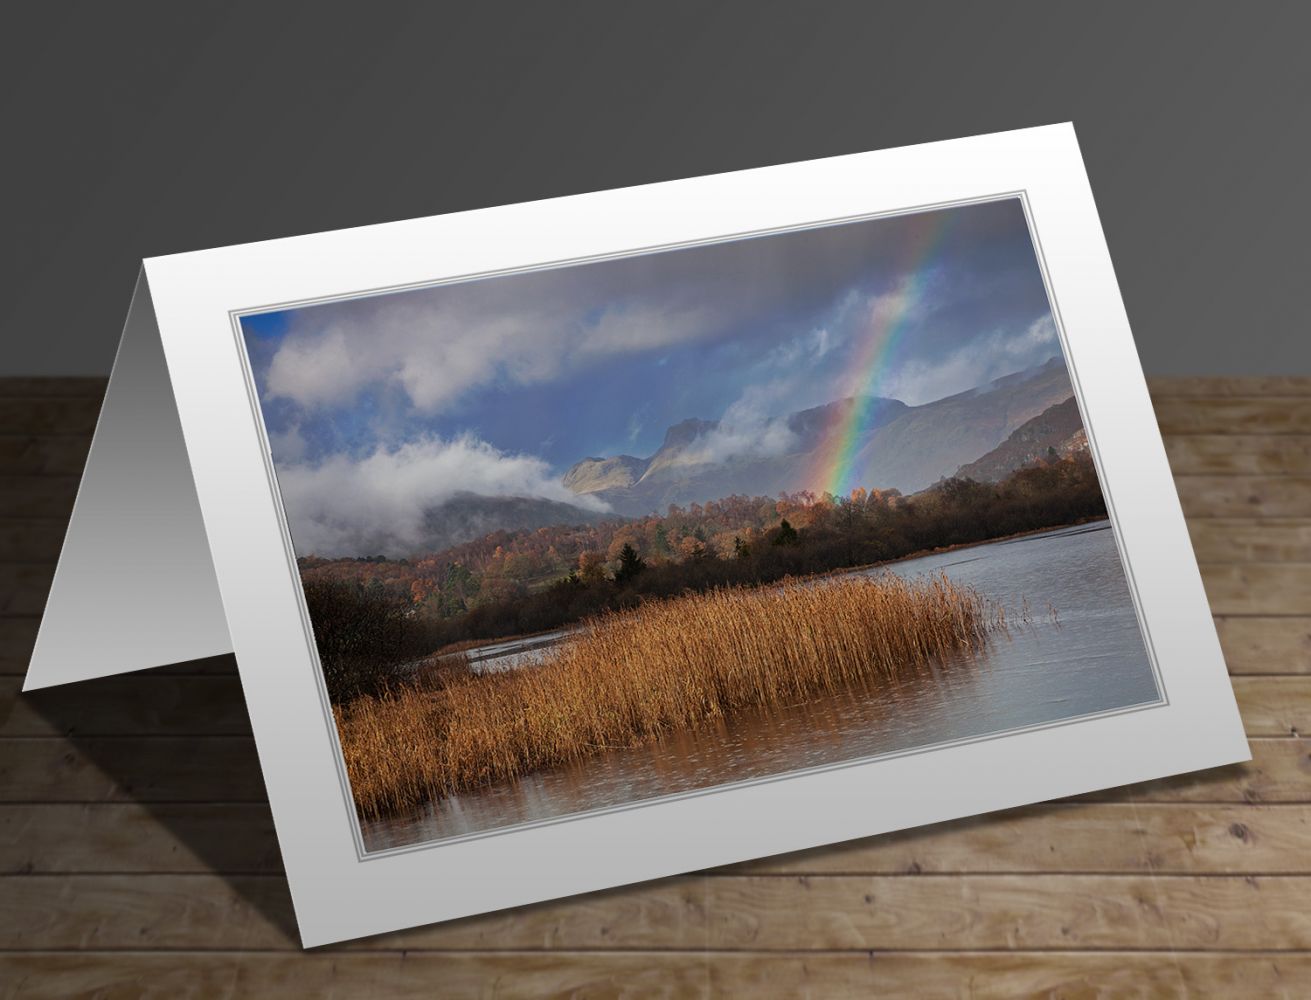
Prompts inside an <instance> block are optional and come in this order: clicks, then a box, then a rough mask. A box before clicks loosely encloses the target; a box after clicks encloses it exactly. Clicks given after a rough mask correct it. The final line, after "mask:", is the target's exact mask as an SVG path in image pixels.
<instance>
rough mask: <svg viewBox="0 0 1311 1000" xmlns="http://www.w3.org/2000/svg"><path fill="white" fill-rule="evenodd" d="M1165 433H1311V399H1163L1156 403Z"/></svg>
mask: <svg viewBox="0 0 1311 1000" xmlns="http://www.w3.org/2000/svg"><path fill="white" fill-rule="evenodd" d="M1153 407H1154V409H1155V410H1156V420H1157V423H1158V424H1160V427H1161V433H1162V434H1170V435H1179V434H1311V399H1306V398H1305V397H1297V398H1286V397H1279V396H1227V397H1221V396H1198V397H1195V398H1191V399H1185V398H1180V397H1171V396H1163V397H1161V398H1160V399H1156V400H1153Z"/></svg>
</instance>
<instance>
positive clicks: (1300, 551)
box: [1188, 517, 1311, 565]
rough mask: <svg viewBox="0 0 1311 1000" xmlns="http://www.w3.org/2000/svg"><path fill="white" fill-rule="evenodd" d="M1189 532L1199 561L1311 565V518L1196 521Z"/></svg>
mask: <svg viewBox="0 0 1311 1000" xmlns="http://www.w3.org/2000/svg"><path fill="white" fill-rule="evenodd" d="M1188 533H1189V535H1190V536H1191V537H1192V540H1193V552H1194V553H1195V554H1196V556H1197V561H1198V562H1202V563H1297V562H1300V563H1307V564H1309V565H1311V518H1265V519H1260V520H1254V519H1251V518H1245V517H1224V518H1196V519H1194V520H1192V521H1189V522H1188Z"/></svg>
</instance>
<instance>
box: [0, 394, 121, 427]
mask: <svg viewBox="0 0 1311 1000" xmlns="http://www.w3.org/2000/svg"><path fill="white" fill-rule="evenodd" d="M100 403H101V399H100V397H99V396H61V397H52V396H29V397H27V398H22V397H16V396H0V431H3V432H4V433H6V434H41V435H46V434H80V435H87V434H90V433H91V432H92V431H94V430H95V429H96V420H97V419H99V417H100Z"/></svg>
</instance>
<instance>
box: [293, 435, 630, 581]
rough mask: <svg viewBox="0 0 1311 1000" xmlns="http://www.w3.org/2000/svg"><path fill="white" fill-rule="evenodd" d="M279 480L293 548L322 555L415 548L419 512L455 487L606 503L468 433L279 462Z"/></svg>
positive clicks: (596, 506) (537, 462) (420, 533)
mask: <svg viewBox="0 0 1311 1000" xmlns="http://www.w3.org/2000/svg"><path fill="white" fill-rule="evenodd" d="M278 485H279V487H280V489H281V492H282V497H283V501H284V504H285V507H286V510H287V513H288V518H289V519H290V522H291V523H290V528H291V536H292V540H293V541H294V542H295V545H296V550H297V552H300V553H302V554H310V553H314V554H317V555H322V556H336V555H357V554H359V553H361V552H369V553H372V552H378V551H383V552H387V553H389V554H393V555H398V554H405V553H409V552H413V551H415V549H416V548H417V547H418V546H419V545H420V544H421V543H422V541H423V538H424V534H425V530H424V529H425V525H424V517H425V513H426V512H427V511H428V510H430V509H431V508H433V507H435V506H437V505H438V504H441V503H442V502H443V501H446V500H449V499H451V498H452V497H454V496H456V495H457V494H460V493H474V494H479V495H484V496H497V497H538V498H543V499H547V500H557V501H562V502H565V503H570V504H574V505H576V506H583V507H588V508H590V509H592V510H598V511H601V510H605V509H607V508H606V506H605V504H604V503H602V502H601V501H599V500H597V499H595V498H586V497H580V496H575V495H574V494H573V493H571V492H570V491H569V490H567V489H566V488H565V487H564V486H563V485H562V484H561V483H560V482H559V480H557V479H556V478H555V477H554V476H552V474H551V469H550V467H549V466H548V465H547V464H546V463H545V462H543V461H542V460H541V459H538V458H534V457H532V456H530V455H512V454H507V453H505V452H502V451H499V450H497V449H496V448H494V447H492V446H491V445H489V444H487V443H486V442H484V441H480V440H478V439H476V438H474V437H471V436H463V437H458V438H455V439H453V440H449V441H448V440H443V439H441V438H437V437H426V438H422V439H419V440H416V441H412V442H409V443H407V444H403V445H401V446H399V447H396V448H383V447H379V448H377V449H375V450H374V451H373V452H371V453H370V454H369V455H367V456H365V457H363V458H351V457H348V456H346V455H333V456H331V457H330V458H326V459H324V460H323V461H321V462H317V463H302V464H289V465H283V464H281V463H280V464H279V467H278Z"/></svg>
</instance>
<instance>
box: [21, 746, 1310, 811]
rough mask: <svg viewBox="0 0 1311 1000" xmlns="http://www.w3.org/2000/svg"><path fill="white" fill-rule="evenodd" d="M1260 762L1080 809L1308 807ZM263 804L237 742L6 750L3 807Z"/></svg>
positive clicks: (1273, 762) (1271, 755)
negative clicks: (1127, 804)
mask: <svg viewBox="0 0 1311 1000" xmlns="http://www.w3.org/2000/svg"><path fill="white" fill-rule="evenodd" d="M1251 747H1252V752H1253V759H1252V760H1251V761H1247V762H1245V763H1242V764H1231V765H1229V766H1227V767H1221V768H1214V769H1212V770H1208V771H1198V772H1194V773H1192V774H1187V775H1177V776H1174V777H1170V778H1162V779H1160V780H1158V781H1152V782H1146V783H1143V784H1139V785H1135V786H1129V787H1127V788H1119V789H1107V790H1104V791H1099V792H1091V793H1089V794H1087V795H1084V796H1080V799H1079V800H1080V801H1087V802H1093V801H1097V802H1116V801H1121V802H1123V801H1128V800H1130V799H1132V800H1133V801H1136V802H1212V803H1222V802H1265V803H1279V802H1311V740H1308V739H1303V738H1298V739H1287V738H1284V739H1254V740H1252V741H1251ZM130 801H138V802H266V801H267V798H266V796H265V794H264V786H263V782H262V781H261V779H260V772H259V763H258V759H257V757H256V754H255V745H254V742H253V741H252V740H250V739H249V738H245V737H240V736H232V737H224V736H210V737H204V736H193V737H173V736H123V737H117V738H114V737H108V738H99V739H97V738H88V739H77V740H68V739H65V738H63V737H50V738H35V739H14V740H6V741H4V742H3V744H0V802H130Z"/></svg>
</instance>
